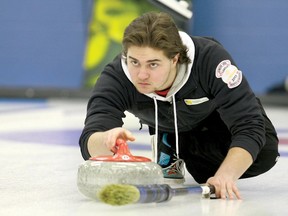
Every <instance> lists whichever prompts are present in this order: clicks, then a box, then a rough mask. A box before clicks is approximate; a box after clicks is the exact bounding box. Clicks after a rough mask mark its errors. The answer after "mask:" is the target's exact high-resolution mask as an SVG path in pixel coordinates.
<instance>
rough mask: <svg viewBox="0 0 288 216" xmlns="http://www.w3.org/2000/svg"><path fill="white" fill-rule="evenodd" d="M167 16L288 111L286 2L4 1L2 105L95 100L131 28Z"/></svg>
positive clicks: (0, 17)
mask: <svg viewBox="0 0 288 216" xmlns="http://www.w3.org/2000/svg"><path fill="white" fill-rule="evenodd" d="M151 10H153V11H165V12H169V13H170V14H171V15H172V16H173V17H174V18H175V20H176V23H177V25H178V27H179V28H180V29H182V30H185V31H187V32H188V33H190V34H192V35H197V36H211V37H214V38H215V39H217V40H218V41H220V42H221V43H222V44H223V45H224V47H225V48H226V49H227V50H228V51H229V52H230V54H231V55H232V57H233V58H234V60H235V61H236V63H237V65H238V67H239V68H240V70H241V71H243V73H244V74H245V76H246V77H247V79H248V81H249V82H250V85H251V87H252V89H253V90H254V92H255V93H256V94H257V95H258V96H259V97H260V98H261V99H262V101H263V102H264V103H268V104H276V105H284V106H286V105H288V93H287V92H288V71H287V68H288V59H287V57H288V49H287V48H288V41H287V38H288V24H287V20H288V13H287V11H288V1H287V0H275V1H271V0H253V1H251V0H242V1H236V0H217V1H215V0H192V1H189V0H187V1H186V0H182V1H177V0H109V1H107V0H61V1H59V0H42V1H39V0H25V1H21V0H1V1H0V97H1V98H55V97H64V98H85V97H87V98H88V97H89V95H90V91H91V89H92V88H93V86H94V84H95V82H97V78H98V76H99V74H100V73H101V71H102V69H103V68H104V66H105V65H106V64H107V63H108V62H110V61H111V60H112V59H113V58H114V57H115V56H116V55H117V54H118V53H119V52H121V40H122V35H123V31H124V29H125V27H126V26H127V25H128V24H129V23H130V22H131V21H132V20H133V19H134V18H136V17H137V16H139V15H140V14H142V13H144V12H147V11H151Z"/></svg>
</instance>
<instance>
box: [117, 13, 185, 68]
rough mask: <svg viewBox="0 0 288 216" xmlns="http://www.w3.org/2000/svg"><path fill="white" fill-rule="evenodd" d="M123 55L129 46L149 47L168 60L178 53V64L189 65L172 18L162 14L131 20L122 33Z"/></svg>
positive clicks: (150, 14)
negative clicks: (159, 51) (161, 53)
mask: <svg viewBox="0 0 288 216" xmlns="http://www.w3.org/2000/svg"><path fill="white" fill-rule="evenodd" d="M122 45H123V55H124V56H125V57H126V56H127V51H128V48H129V47H131V46H139V47H145V46H147V47H151V48H153V49H158V50H162V51H163V52H164V55H165V56H167V57H168V58H170V59H171V58H173V57H174V56H175V55H177V54H178V53H179V54H180V56H179V63H181V64H183V63H189V62H190V59H189V58H188V56H187V47H186V46H185V45H184V44H183V43H182V40H181V38H180V35H179V30H178V28H177V26H176V24H175V22H174V20H173V18H172V17H171V16H170V15H169V14H167V13H163V12H159V13H158V12H148V13H145V14H143V15H142V16H140V17H138V18H136V19H135V20H133V21H132V22H131V23H130V24H129V26H127V28H126V29H125V31H124V36H123V41H122Z"/></svg>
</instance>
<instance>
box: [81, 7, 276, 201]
mask: <svg viewBox="0 0 288 216" xmlns="http://www.w3.org/2000/svg"><path fill="white" fill-rule="evenodd" d="M125 111H129V112H131V113H133V114H134V115H135V116H137V117H138V118H139V119H140V122H141V124H147V125H148V127H149V132H150V134H151V135H154V140H153V143H154V149H155V155H156V161H157V163H158V164H160V165H161V166H162V167H163V174H164V177H165V178H174V179H180V180H181V179H183V172H182V170H183V161H184V162H185V164H186V168H187V170H188V172H189V173H190V174H191V175H192V176H193V178H194V179H195V180H196V181H197V182H198V183H207V184H211V185H214V186H215V188H216V196H217V197H219V198H223V199H225V198H226V196H228V198H230V199H233V198H235V197H236V198H238V199H241V196H240V193H239V190H238V188H237V186H236V181H237V179H239V178H247V177H253V176H257V175H259V174H262V173H264V172H266V171H268V170H269V169H270V168H272V167H273V166H274V165H275V163H276V161H277V158H278V157H279V153H278V139H277V135H276V132H275V129H274V127H273V125H272V123H271V122H270V120H269V119H268V117H267V115H266V114H265V111H264V110H263V107H262V105H261V104H260V101H259V100H258V99H257V98H256V97H255V95H254V94H253V92H252V90H251V89H250V87H249V84H248V83H247V81H246V79H245V77H244V76H243V74H242V72H241V71H240V70H239V69H238V68H237V66H236V64H235V62H234V61H233V59H232V58H231V56H230V55H229V53H228V52H227V51H226V50H225V49H224V48H223V46H222V45H221V44H219V43H218V42H217V41H215V40H213V39H210V38H203V37H191V36H189V35H188V34H186V33H184V32H179V31H178V29H177V27H176V25H175V23H174V21H173V20H172V18H171V17H170V16H169V15H168V14H165V13H155V12H150V13H146V14H144V15H143V16H141V17H138V18H137V19H135V20H134V21H133V22H132V23H131V24H130V25H129V26H128V27H127V28H126V30H125V32H124V38H123V53H122V55H121V56H118V57H117V58H116V59H115V60H114V61H113V62H112V63H110V64H108V65H107V66H106V68H105V69H104V71H103V72H102V74H101V76H100V78H99V79H98V81H97V83H96V85H95V87H94V90H93V93H92V96H91V98H90V100H89V103H88V110H87V117H86V121H85V128H84V130H83V132H82V135H81V137H80V146H81V152H82V155H83V158H84V159H88V158H89V157H90V156H96V155H103V154H112V153H113V152H115V141H116V139H117V138H123V139H125V140H127V141H134V140H135V138H134V136H133V134H132V133H131V132H130V131H128V130H127V129H125V128H122V125H123V122H122V118H124V117H125V115H124V112H125Z"/></svg>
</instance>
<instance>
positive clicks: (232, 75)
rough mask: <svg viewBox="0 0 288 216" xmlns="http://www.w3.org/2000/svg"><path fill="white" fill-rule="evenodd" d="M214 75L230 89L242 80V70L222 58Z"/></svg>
mask: <svg viewBox="0 0 288 216" xmlns="http://www.w3.org/2000/svg"><path fill="white" fill-rule="evenodd" d="M215 75H216V77H217V78H221V79H222V80H223V82H224V83H226V84H227V86H228V88H231V89H232V88H235V87H237V86H239V85H240V83H241V81H242V72H241V71H240V70H238V68H237V67H236V66H234V65H232V64H231V62H230V61H229V60H224V61H222V62H220V63H219V64H218V66H217V68H216V71H215Z"/></svg>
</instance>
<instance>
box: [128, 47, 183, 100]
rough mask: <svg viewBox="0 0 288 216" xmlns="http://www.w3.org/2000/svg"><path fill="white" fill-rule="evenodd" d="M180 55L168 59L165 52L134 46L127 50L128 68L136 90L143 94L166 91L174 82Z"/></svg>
mask: <svg viewBox="0 0 288 216" xmlns="http://www.w3.org/2000/svg"><path fill="white" fill-rule="evenodd" d="M177 61H178V55H176V56H175V57H174V58H172V59H169V58H167V57H166V56H165V55H164V53H163V51H161V50H156V49H153V48H150V47H137V46H132V47H129V48H128V50H127V66H128V70H129V73H130V76H131V79H132V82H133V84H134V86H135V87H136V89H137V90H138V91H139V92H140V93H142V94H148V93H152V92H155V91H161V90H165V89H167V88H169V87H171V85H172V84H173V82H174V79H175V77H176V66H177Z"/></svg>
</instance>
